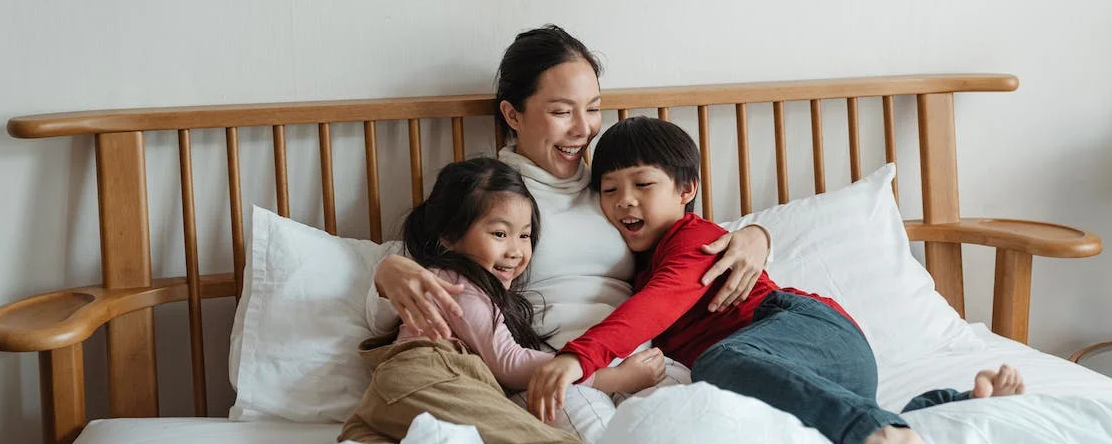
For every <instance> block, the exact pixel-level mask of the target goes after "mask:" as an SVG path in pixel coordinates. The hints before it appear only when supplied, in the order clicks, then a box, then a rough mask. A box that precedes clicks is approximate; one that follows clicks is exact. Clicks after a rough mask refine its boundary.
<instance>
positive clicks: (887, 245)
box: [723, 164, 974, 362]
mask: <svg viewBox="0 0 1112 444" xmlns="http://www.w3.org/2000/svg"><path fill="white" fill-rule="evenodd" d="M895 171H896V169H895V165H893V164H888V165H885V166H883V167H881V168H880V169H878V170H877V171H876V172H874V173H872V174H870V175H869V176H868V177H866V178H864V179H862V180H860V181H858V182H855V183H853V184H851V185H849V186H847V187H845V188H843V189H840V190H837V191H834V192H830V193H825V194H820V195H817V196H812V197H808V198H805V199H799V200H795V201H792V202H788V203H787V204H784V205H778V206H775V207H772V208H769V209H767V210H763V211H759V212H756V213H753V214H749V215H746V216H745V217H742V218H741V219H738V220H736V221H733V222H728V223H724V224H723V227H724V228H726V229H728V230H730V231H733V230H736V229H737V228H739V227H743V226H745V225H748V224H752V223H759V224H761V225H763V226H764V227H765V228H767V229H768V230H769V232H770V233H771V234H772V238H773V239H776V262H772V263H770V264H769V265H768V272H769V275H770V277H772V280H773V281H775V282H776V283H777V284H779V285H780V286H782V287H796V288H799V289H801V290H806V291H811V292H815V293H818V294H820V295H823V296H828V297H831V298H834V299H835V300H837V301H838V303H839V304H841V305H842V306H843V307H844V308H845V309H846V311H847V312H849V314H850V315H851V316H853V318H854V319H855V320H856V321H857V323H858V324H859V325H861V328H862V330H863V331H864V332H865V335H866V337H867V338H868V339H869V343H870V345H872V348H873V353H874V354H875V355H876V358H877V360H878V361H879V362H900V361H905V360H908V359H911V358H914V357H918V356H921V355H924V354H926V353H929V352H931V351H935V350H938V349H940V348H942V347H945V346H946V345H948V344H950V343H952V342H954V341H955V340H958V339H961V340H963V341H965V340H974V339H973V338H974V335H973V332H972V330H970V328H969V325H968V324H967V323H966V322H965V321H964V320H962V319H961V317H959V316H958V314H957V312H955V311H954V310H953V308H951V307H950V305H949V304H947V303H946V300H945V299H943V298H942V296H941V295H939V294H938V293H937V292H935V291H934V280H933V279H931V276H930V274H929V273H928V272H927V270H926V269H925V268H923V266H922V265H921V264H919V262H917V261H916V260H915V258H914V257H913V256H912V255H911V248H910V246H909V243H908V240H907V232H906V231H905V229H904V226H903V220H902V218H901V216H900V212H899V209H898V208H897V207H896V202H895V199H894V198H893V196H892V186H891V183H892V177H893V176H894V175H895Z"/></svg>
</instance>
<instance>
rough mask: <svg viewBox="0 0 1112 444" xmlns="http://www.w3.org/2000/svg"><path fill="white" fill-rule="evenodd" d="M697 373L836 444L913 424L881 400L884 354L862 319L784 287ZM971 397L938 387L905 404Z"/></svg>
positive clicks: (703, 360)
mask: <svg viewBox="0 0 1112 444" xmlns="http://www.w3.org/2000/svg"><path fill="white" fill-rule="evenodd" d="M691 380H692V381H706V382H708V383H711V384H714V385H715V386H718V387H719V388H722V389H725V390H729V391H732V392H735V393H739V394H742V395H746V396H751V397H754V398H757V399H760V400H761V401H764V402H766V403H768V404H769V405H771V406H773V407H775V408H777V409H780V410H783V411H785V412H788V413H791V414H793V415H795V416H796V417H797V418H799V420H800V421H802V422H803V424H805V425H807V426H809V427H814V428H816V429H818V431H819V432H820V433H822V434H823V435H825V436H826V437H827V439H830V440H831V441H832V442H834V443H839V444H842V443H844V444H860V443H862V442H864V441H865V438H867V437H868V436H869V435H871V434H872V433H873V432H875V431H877V430H878V429H880V428H882V427H885V426H889V425H893V426H897V427H907V423H906V422H904V420H903V419H901V418H900V416H899V415H897V414H896V413H893V412H890V411H887V410H884V409H882V408H880V406H879V405H877V402H876V390H877V369H876V359H875V358H874V357H873V351H872V348H870V347H869V342H868V341H867V340H866V339H865V335H864V334H862V333H861V331H860V330H858V329H857V326H856V325H854V324H853V322H852V321H850V320H849V319H846V317H845V316H842V315H841V314H840V313H838V312H837V311H835V310H834V309H833V308H830V307H829V306H827V305H826V304H823V303H822V302H819V301H817V300H815V299H811V298H808V297H804V296H799V295H795V294H791V293H786V292H782V291H776V292H773V293H772V294H770V295H768V297H767V298H766V299H765V300H764V301H762V302H761V305H760V306H759V307H757V310H756V313H754V316H753V323H752V324H750V325H749V326H746V327H745V328H743V329H741V330H738V331H737V332H736V333H734V334H733V335H730V336H729V337H727V338H726V339H723V340H722V341H720V342H718V343H717V344H715V345H712V346H711V347H710V348H709V349H707V351H705V352H703V354H702V355H700V356H699V358H698V359H696V360H695V364H694V365H693V366H692V368H691ZM968 398H969V393H968V392H965V393H958V392H957V391H954V390H949V389H947V390H933V391H931V392H927V393H924V394H922V395H919V396H918V397H916V398H915V399H913V400H912V401H911V402H910V403H908V405H907V407H904V411H905V412H908V411H911V410H917V409H921V408H924V407H929V406H932V405H936V404H941V403H945V402H951V401H958V400H962V399H968ZM739 414H740V412H739Z"/></svg>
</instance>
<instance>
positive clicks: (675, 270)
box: [561, 213, 853, 378]
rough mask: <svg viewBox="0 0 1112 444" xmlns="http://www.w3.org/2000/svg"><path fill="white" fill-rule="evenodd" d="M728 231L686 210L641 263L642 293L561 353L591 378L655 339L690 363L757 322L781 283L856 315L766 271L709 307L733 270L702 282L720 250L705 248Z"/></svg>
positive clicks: (672, 354)
mask: <svg viewBox="0 0 1112 444" xmlns="http://www.w3.org/2000/svg"><path fill="white" fill-rule="evenodd" d="M725 233H726V230H724V229H722V227H719V226H718V225H717V224H715V223H713V222H710V221H707V220H705V219H703V218H701V217H699V216H698V215H696V214H694V213H688V214H687V215H685V216H684V217H683V219H680V220H679V221H678V222H676V223H675V224H674V225H672V228H671V229H669V230H668V232H666V233H665V234H664V236H663V237H662V238H661V239H660V241H659V242H657V244H656V248H655V249H654V250H653V252H652V260H651V263H650V264H649V265H648V267H647V268H640V269H638V273H637V276H636V278H635V281H634V290H635V291H636V293H634V295H633V296H632V297H630V298H629V300H627V301H625V302H623V303H622V305H620V306H619V307H618V309H617V310H614V312H613V313H611V314H610V316H607V317H606V319H604V320H603V321H602V322H600V323H598V324H597V325H595V326H594V327H591V328H590V329H589V330H587V332H586V333H584V334H583V335H582V336H580V337H579V338H576V339H575V340H572V341H570V342H568V343H567V345H565V346H564V348H563V349H561V353H563V352H567V353H575V354H576V355H578V357H579V363H580V365H581V366H582V367H583V378H587V377H590V376H591V375H592V374H594V372H595V371H596V370H598V369H599V368H602V367H606V366H607V365H609V364H610V361H612V360H613V359H614V358H617V357H623V356H628V355H629V354H630V353H632V352H633V350H634V349H636V348H637V346H639V345H641V344H642V343H644V342H645V341H648V340H650V339H651V340H653V345H655V346H657V347H659V348H660V350H661V351H663V352H664V354H665V355H667V356H669V357H671V358H672V359H675V360H677V361H679V362H682V363H683V364H684V365H686V366H688V367H691V365H692V364H694V362H695V359H696V358H698V357H699V355H700V354H702V353H703V351H705V350H706V349H707V348H710V346H711V345H714V344H715V343H717V342H718V341H721V340H723V339H725V338H726V337H727V336H729V335H731V334H733V333H734V332H736V331H738V330H740V329H741V328H742V327H745V326H747V325H749V324H750V323H752V322H753V313H754V311H755V310H756V309H757V306H759V305H760V304H761V301H763V300H764V299H765V297H767V296H768V295H769V294H770V293H772V292H773V291H776V290H782V291H786V292H790V293H794V294H798V295H801V296H806V297H810V298H814V299H817V300H819V301H821V302H822V303H824V304H826V305H829V306H830V307H831V308H833V309H835V310H837V311H838V312H839V313H841V314H842V315H843V316H845V317H846V318H847V319H850V321H853V318H852V317H850V316H849V314H848V313H846V311H845V310H844V309H842V307H841V306H840V305H838V303H837V302H835V301H834V300H833V299H830V298H825V297H822V296H819V295H816V294H812V293H807V292H804V291H800V290H797V289H794V288H784V289H781V288H780V287H779V286H777V285H776V283H774V282H772V280H771V279H769V277H768V273H766V272H764V271H762V272H761V275H760V277H759V278H758V279H757V283H756V284H755V285H754V286H753V290H752V291H751V292H750V293H749V297H748V298H747V299H745V300H744V301H742V302H741V303H740V304H738V305H736V306H730V307H728V308H727V309H726V310H725V311H723V312H721V313H712V312H710V311H709V310H708V309H707V307H708V306H709V305H710V301H711V299H713V298H714V295H715V294H716V293H717V292H718V289H719V288H721V287H722V285H723V283H724V282H725V281H726V278H727V275H722V276H720V277H719V278H718V279H716V280H715V281H714V282H713V283H711V285H709V286H704V285H702V284H701V283H700V282H699V280H700V279H701V278H702V276H703V274H704V273H706V271H707V270H708V269H710V267H711V265H713V264H714V262H715V261H716V260H718V257H717V256H713V255H709V254H705V253H703V252H702V251H701V250H700V248H701V247H702V246H703V245H705V244H708V243H711V242H713V241H715V240H718V238H719V237H721V236H722V235H723V234H725Z"/></svg>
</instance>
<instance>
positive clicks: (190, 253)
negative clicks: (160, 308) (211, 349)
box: [178, 129, 208, 417]
mask: <svg viewBox="0 0 1112 444" xmlns="http://www.w3.org/2000/svg"><path fill="white" fill-rule="evenodd" d="M178 153H179V155H180V156H181V159H180V163H181V207H182V222H183V223H182V225H183V226H184V228H185V276H186V285H187V287H188V289H189V299H188V301H189V351H190V358H191V359H190V362H191V364H192V369H193V413H194V414H195V415H197V416H200V417H204V416H208V396H207V393H206V390H205V385H206V384H205V344H204V335H203V334H202V325H201V275H200V271H199V267H198V265H197V221H196V215H195V214H194V213H193V209H194V205H193V155H192V148H191V146H190V140H189V130H188V129H183V130H178Z"/></svg>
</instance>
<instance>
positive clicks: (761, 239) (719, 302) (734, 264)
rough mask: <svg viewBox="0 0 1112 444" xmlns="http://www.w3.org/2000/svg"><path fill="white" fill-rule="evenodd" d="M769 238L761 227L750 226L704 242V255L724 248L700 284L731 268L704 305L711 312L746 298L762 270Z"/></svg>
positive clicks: (706, 282) (712, 280)
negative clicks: (707, 304)
mask: <svg viewBox="0 0 1112 444" xmlns="http://www.w3.org/2000/svg"><path fill="white" fill-rule="evenodd" d="M771 238H772V236H770V235H769V234H768V232H767V231H765V230H764V228H761V227H760V226H758V225H749V226H746V227H745V228H742V229H740V230H737V231H735V232H733V233H726V234H724V235H722V237H720V238H718V240H716V241H714V242H711V243H709V244H707V245H703V252H704V253H707V254H718V253H722V252H723V251H725V253H723V254H722V258H721V259H719V260H718V262H715V263H714V265H713V266H711V267H710V269H709V270H707V272H706V274H704V275H703V279H702V280H701V281H700V282H702V284H703V285H710V284H711V283H712V282H714V280H715V279H717V278H718V277H719V276H721V275H722V273H725V272H726V270H733V272H732V273H730V277H729V278H728V279H726V283H725V285H723V286H722V288H721V289H719V290H718V294H716V295H714V299H712V300H711V301H710V306H709V307H707V308H708V309H709V310H710V311H719V312H720V311H724V310H725V309H726V308H727V307H729V306H730V305H737V304H740V303H741V301H744V300H745V299H746V298H748V297H749V292H750V291H752V290H753V285H754V284H756V283H757V278H758V277H760V276H761V271H763V270H764V266H765V261H766V260H767V259H768V246H769V244H770V240H771Z"/></svg>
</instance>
